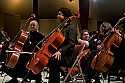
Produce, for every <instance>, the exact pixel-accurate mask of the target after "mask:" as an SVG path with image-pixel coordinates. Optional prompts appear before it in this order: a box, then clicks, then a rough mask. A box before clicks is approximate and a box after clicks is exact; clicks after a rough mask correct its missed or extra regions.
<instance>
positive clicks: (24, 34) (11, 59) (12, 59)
mask: <svg viewBox="0 0 125 83" xmlns="http://www.w3.org/2000/svg"><path fill="white" fill-rule="evenodd" d="M34 17H35V16H34V14H32V15H31V17H30V18H29V19H28V20H27V22H26V23H25V25H24V26H23V27H22V28H21V30H20V31H19V32H18V33H17V35H16V36H15V38H14V39H13V41H12V44H13V42H14V40H15V39H16V37H17V36H18V35H19V34H20V37H19V38H18V40H17V42H16V43H15V45H14V47H13V48H11V49H12V50H14V51H16V52H13V53H10V54H7V57H6V62H5V65H6V66H7V67H8V68H14V67H15V65H16V64H17V62H18V60H19V57H20V52H21V51H22V48H23V46H24V45H25V42H26V40H27V38H28V36H29V32H28V31H23V28H24V27H25V26H26V24H27V23H28V22H29V21H30V20H31V19H33V18H34ZM10 46H12V45H10Z"/></svg>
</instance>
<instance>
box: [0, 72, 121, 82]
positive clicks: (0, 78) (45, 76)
mask: <svg viewBox="0 0 125 83" xmlns="http://www.w3.org/2000/svg"><path fill="white" fill-rule="evenodd" d="M0 73H1V71H0ZM0 75H1V76H0V83H5V82H7V81H9V80H11V79H12V78H11V77H10V76H8V75H7V74H6V73H3V74H0ZM41 76H42V77H41V79H42V81H43V82H42V83H48V76H49V73H48V72H47V71H43V72H41ZM75 78H77V80H76V79H75ZM110 78H111V80H114V79H115V78H116V76H111V77H110ZM120 78H121V80H122V77H120ZM22 80H23V78H18V81H19V83H20V82H21V81H22ZM73 81H74V82H72V81H69V82H68V83H83V80H82V79H81V78H80V79H78V76H75V77H74V80H73ZM92 81H94V79H93V80H92ZM24 83H35V80H31V82H24ZM61 83H62V82H61ZM101 83H108V80H107V79H105V80H104V81H103V80H101ZM110 83H123V82H122V81H110Z"/></svg>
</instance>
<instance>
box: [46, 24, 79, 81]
mask: <svg viewBox="0 0 125 83" xmlns="http://www.w3.org/2000/svg"><path fill="white" fill-rule="evenodd" d="M62 33H63V34H64V36H65V40H64V42H63V43H62V45H61V46H60V47H59V48H58V50H59V51H60V52H61V60H57V59H55V58H54V57H51V58H50V59H49V63H48V65H49V70H50V74H49V83H60V67H63V66H65V67H71V66H72V64H73V63H74V60H75V59H76V52H75V49H74V46H75V44H76V43H77V31H76V28H75V27H74V26H73V25H71V24H67V25H66V26H64V28H63V30H62Z"/></svg>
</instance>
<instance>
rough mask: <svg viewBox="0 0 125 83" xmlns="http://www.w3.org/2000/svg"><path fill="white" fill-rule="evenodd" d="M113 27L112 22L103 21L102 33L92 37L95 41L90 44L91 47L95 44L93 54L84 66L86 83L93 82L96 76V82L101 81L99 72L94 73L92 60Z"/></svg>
mask: <svg viewBox="0 0 125 83" xmlns="http://www.w3.org/2000/svg"><path fill="white" fill-rule="evenodd" d="M111 29H112V26H111V24H110V23H108V22H103V23H102V24H101V26H100V33H98V34H97V35H95V36H94V37H93V38H92V39H91V40H92V41H93V43H91V44H89V45H90V47H91V45H94V47H92V48H93V49H92V50H91V54H90V56H89V58H88V60H87V65H86V67H85V68H84V69H85V71H83V74H84V76H85V79H86V83H92V82H91V79H92V78H95V81H94V83H101V82H100V78H99V73H93V72H95V70H93V69H92V68H91V61H92V59H93V57H94V56H95V55H96V53H97V52H99V50H101V48H102V46H101V45H100V44H101V42H102V41H103V39H104V38H105V36H106V35H105V34H106V33H107V32H108V31H109V30H111ZM83 35H84V34H83Z"/></svg>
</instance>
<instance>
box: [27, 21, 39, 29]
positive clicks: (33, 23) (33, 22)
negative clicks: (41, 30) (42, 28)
mask: <svg viewBox="0 0 125 83" xmlns="http://www.w3.org/2000/svg"><path fill="white" fill-rule="evenodd" d="M29 28H30V31H37V29H38V23H37V22H36V21H31V22H30V24H29Z"/></svg>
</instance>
